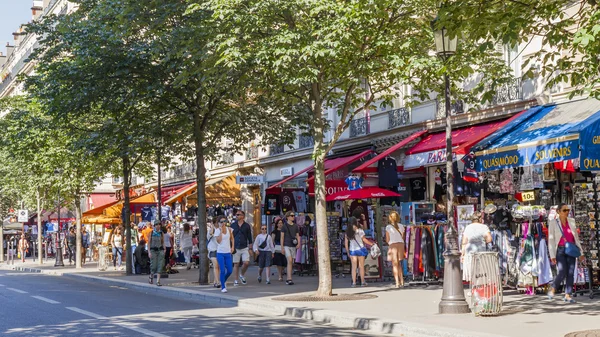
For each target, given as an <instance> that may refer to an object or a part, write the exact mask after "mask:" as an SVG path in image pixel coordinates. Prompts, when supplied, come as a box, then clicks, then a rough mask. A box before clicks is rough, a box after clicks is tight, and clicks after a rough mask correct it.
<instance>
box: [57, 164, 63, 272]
mask: <svg viewBox="0 0 600 337" xmlns="http://www.w3.org/2000/svg"><path fill="white" fill-rule="evenodd" d="M61 173H62V172H61V171H60V170H58V169H56V170H54V176H56V179H57V180H58V177H59V176H60V174H61ZM56 190H57V193H56V194H57V204H56V209H57V214H58V215H57V221H58V232H56V241H54V244H55V246H56V256H55V261H54V266H55V267H64V266H65V263H64V262H63V255H62V247H61V240H60V232H61V228H60V186H59V184H56Z"/></svg>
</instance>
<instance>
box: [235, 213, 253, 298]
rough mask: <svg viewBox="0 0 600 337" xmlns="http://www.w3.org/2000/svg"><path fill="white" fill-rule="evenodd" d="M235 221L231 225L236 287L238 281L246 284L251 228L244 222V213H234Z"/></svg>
mask: <svg viewBox="0 0 600 337" xmlns="http://www.w3.org/2000/svg"><path fill="white" fill-rule="evenodd" d="M235 216H236V219H237V220H236V221H234V222H233V223H232V224H231V229H232V231H233V239H234V242H235V244H234V250H233V274H234V275H233V276H234V281H233V286H234V287H236V286H237V285H238V279H239V280H240V281H241V282H242V284H246V276H245V275H246V271H247V270H248V264H249V263H250V253H252V248H251V247H252V228H251V227H250V225H249V224H248V223H247V222H246V221H244V219H245V218H246V213H244V211H242V210H238V211H237V212H236V213H235ZM240 261H241V263H242V271H241V273H240V270H239V267H240Z"/></svg>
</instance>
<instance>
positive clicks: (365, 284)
mask: <svg viewBox="0 0 600 337" xmlns="http://www.w3.org/2000/svg"><path fill="white" fill-rule="evenodd" d="M368 285H369V284H368V283H367V282H364V283H362V284H361V285H360V286H361V287H366V286H368Z"/></svg>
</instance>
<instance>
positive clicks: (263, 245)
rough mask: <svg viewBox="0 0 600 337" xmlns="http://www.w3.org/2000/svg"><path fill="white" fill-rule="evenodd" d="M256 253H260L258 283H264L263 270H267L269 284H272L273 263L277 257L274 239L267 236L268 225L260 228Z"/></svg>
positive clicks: (255, 247) (256, 240)
mask: <svg viewBox="0 0 600 337" xmlns="http://www.w3.org/2000/svg"><path fill="white" fill-rule="evenodd" d="M253 248H254V249H253V250H254V251H255V252H258V283H260V282H261V281H262V273H263V269H264V268H267V284H271V278H270V276H271V262H272V259H273V257H274V256H275V244H273V238H272V237H271V236H270V235H269V234H267V225H266V224H263V225H262V226H260V234H258V236H257V237H256V239H255V240H254V247H253Z"/></svg>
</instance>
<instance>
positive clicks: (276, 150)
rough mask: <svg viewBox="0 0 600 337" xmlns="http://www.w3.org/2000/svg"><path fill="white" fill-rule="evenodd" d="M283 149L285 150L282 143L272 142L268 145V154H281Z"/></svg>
mask: <svg viewBox="0 0 600 337" xmlns="http://www.w3.org/2000/svg"><path fill="white" fill-rule="evenodd" d="M284 151H285V147H284V146H283V145H275V144H272V145H271V146H270V147H269V155H270V156H276V155H278V154H282V153H283V152H284Z"/></svg>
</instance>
